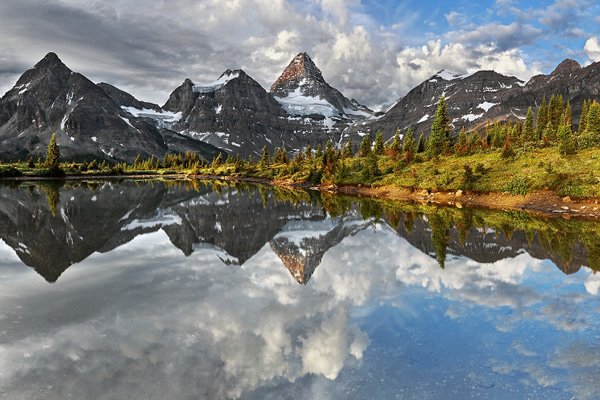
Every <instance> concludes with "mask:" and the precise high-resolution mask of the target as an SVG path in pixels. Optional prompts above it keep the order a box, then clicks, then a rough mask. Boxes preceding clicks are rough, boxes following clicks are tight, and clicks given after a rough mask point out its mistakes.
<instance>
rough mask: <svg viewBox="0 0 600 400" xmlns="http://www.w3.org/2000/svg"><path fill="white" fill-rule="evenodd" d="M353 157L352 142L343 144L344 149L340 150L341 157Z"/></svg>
mask: <svg viewBox="0 0 600 400" xmlns="http://www.w3.org/2000/svg"><path fill="white" fill-rule="evenodd" d="M353 155H354V151H353V150H352V142H346V144H344V147H343V149H342V157H343V158H350V157H352V156H353Z"/></svg>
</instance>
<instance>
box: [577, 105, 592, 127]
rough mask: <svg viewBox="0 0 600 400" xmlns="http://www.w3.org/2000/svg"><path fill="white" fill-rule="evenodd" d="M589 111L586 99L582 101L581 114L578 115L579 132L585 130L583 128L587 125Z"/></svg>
mask: <svg viewBox="0 0 600 400" xmlns="http://www.w3.org/2000/svg"><path fill="white" fill-rule="evenodd" d="M588 111H589V103H588V101H587V100H584V101H583V106H582V108H581V116H580V117H579V130H578V132H579V133H583V132H585V128H586V125H587V116H588Z"/></svg>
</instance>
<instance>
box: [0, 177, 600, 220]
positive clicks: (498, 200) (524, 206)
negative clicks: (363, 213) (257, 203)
mask: <svg viewBox="0 0 600 400" xmlns="http://www.w3.org/2000/svg"><path fill="white" fill-rule="evenodd" d="M127 179H166V180H216V181H228V182H238V181H239V182H250V183H258V184H264V185H269V186H279V187H284V188H289V189H295V188H299V189H310V190H318V191H320V192H323V193H329V194H336V195H345V196H351V197H367V198H373V199H381V200H395V201H404V202H412V203H420V204H433V205H442V206H448V207H457V208H484V209H491V210H502V211H527V212H531V213H533V214H537V215H540V216H544V217H555V218H556V217H562V218H567V219H568V218H573V217H574V218H578V219H591V220H595V219H598V218H600V199H596V198H586V199H572V198H570V197H568V196H567V197H561V196H559V195H558V194H556V193H554V192H552V191H537V192H532V193H528V194H526V195H512V194H508V193H499V192H491V193H477V192H463V191H461V190H457V191H456V192H449V191H439V192H434V191H432V192H428V191H427V190H424V189H423V190H416V191H411V190H410V189H407V188H402V187H397V186H393V185H386V186H373V185H361V184H357V185H332V184H319V185H313V184H309V183H306V182H294V181H289V180H277V179H268V178H257V177H251V176H232V175H211V174H200V175H191V174H165V175H158V174H134V175H70V176H63V177H45V176H19V177H7V178H2V179H0V181H9V182H10V181H13V182H27V181H78V180H127Z"/></svg>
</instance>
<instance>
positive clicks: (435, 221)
mask: <svg viewBox="0 0 600 400" xmlns="http://www.w3.org/2000/svg"><path fill="white" fill-rule="evenodd" d="M429 226H430V227H431V241H432V242H433V248H434V249H435V257H436V258H437V260H438V263H439V264H440V267H441V268H444V267H445V266H446V248H447V247H448V244H449V243H450V228H451V227H452V219H451V218H450V216H449V214H448V213H446V212H444V210H438V211H437V212H436V213H434V214H432V215H430V216H429Z"/></svg>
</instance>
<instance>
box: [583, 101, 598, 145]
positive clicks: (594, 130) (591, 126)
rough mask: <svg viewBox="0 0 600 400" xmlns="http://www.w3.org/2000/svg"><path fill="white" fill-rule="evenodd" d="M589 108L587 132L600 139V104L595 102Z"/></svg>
mask: <svg viewBox="0 0 600 400" xmlns="http://www.w3.org/2000/svg"><path fill="white" fill-rule="evenodd" d="M588 107H589V110H588V114H587V121H586V127H585V130H586V132H588V133H589V134H591V135H594V136H595V137H600V103H598V102H597V101H594V102H592V103H591V104H589V105H588Z"/></svg>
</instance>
